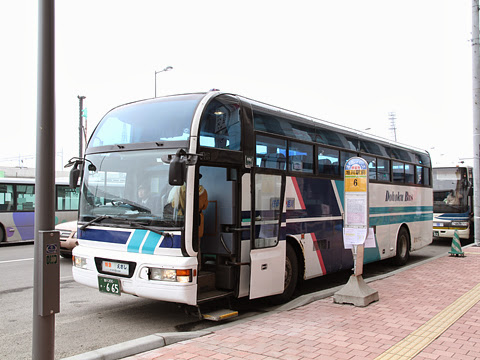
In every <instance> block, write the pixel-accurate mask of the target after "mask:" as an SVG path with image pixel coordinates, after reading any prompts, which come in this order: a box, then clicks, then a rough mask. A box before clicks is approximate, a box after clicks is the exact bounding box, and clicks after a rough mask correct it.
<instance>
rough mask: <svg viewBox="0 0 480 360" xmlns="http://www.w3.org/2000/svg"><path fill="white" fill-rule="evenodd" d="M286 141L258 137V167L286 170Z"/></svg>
mask: <svg viewBox="0 0 480 360" xmlns="http://www.w3.org/2000/svg"><path fill="white" fill-rule="evenodd" d="M286 152H287V143H286V140H282V139H276V138H272V137H269V136H263V135H257V146H256V153H257V166H258V167H263V168H267V169H279V170H285V163H286V159H285V154H286Z"/></svg>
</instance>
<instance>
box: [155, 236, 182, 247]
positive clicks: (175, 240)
mask: <svg viewBox="0 0 480 360" xmlns="http://www.w3.org/2000/svg"><path fill="white" fill-rule="evenodd" d="M181 245H182V236H181V235H174V236H173V237H172V236H164V237H163V240H162V242H161V243H160V246H159V247H161V248H168V249H180V246H181Z"/></svg>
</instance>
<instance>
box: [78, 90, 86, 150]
mask: <svg viewBox="0 0 480 360" xmlns="http://www.w3.org/2000/svg"><path fill="white" fill-rule="evenodd" d="M77 97H78V157H79V158H82V156H83V140H82V139H83V119H82V118H83V117H84V114H83V99H85V98H86V97H85V96H80V95H78V96H77Z"/></svg>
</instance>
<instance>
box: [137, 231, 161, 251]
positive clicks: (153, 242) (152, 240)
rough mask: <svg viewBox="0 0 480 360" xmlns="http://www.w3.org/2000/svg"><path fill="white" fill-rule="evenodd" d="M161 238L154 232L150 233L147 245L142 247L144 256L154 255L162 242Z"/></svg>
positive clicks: (146, 241)
mask: <svg viewBox="0 0 480 360" xmlns="http://www.w3.org/2000/svg"><path fill="white" fill-rule="evenodd" d="M161 238H162V235H160V234H157V233H154V232H153V231H150V233H149V234H148V236H147V240H145V243H144V244H143V246H142V254H151V255H153V253H154V252H155V249H156V247H157V244H158V243H159V242H160V239H161Z"/></svg>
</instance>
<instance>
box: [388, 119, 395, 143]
mask: <svg viewBox="0 0 480 360" xmlns="http://www.w3.org/2000/svg"><path fill="white" fill-rule="evenodd" d="M388 119H389V120H390V130H392V132H393V139H394V140H395V141H397V124H396V120H397V114H396V113H395V112H389V113H388Z"/></svg>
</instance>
